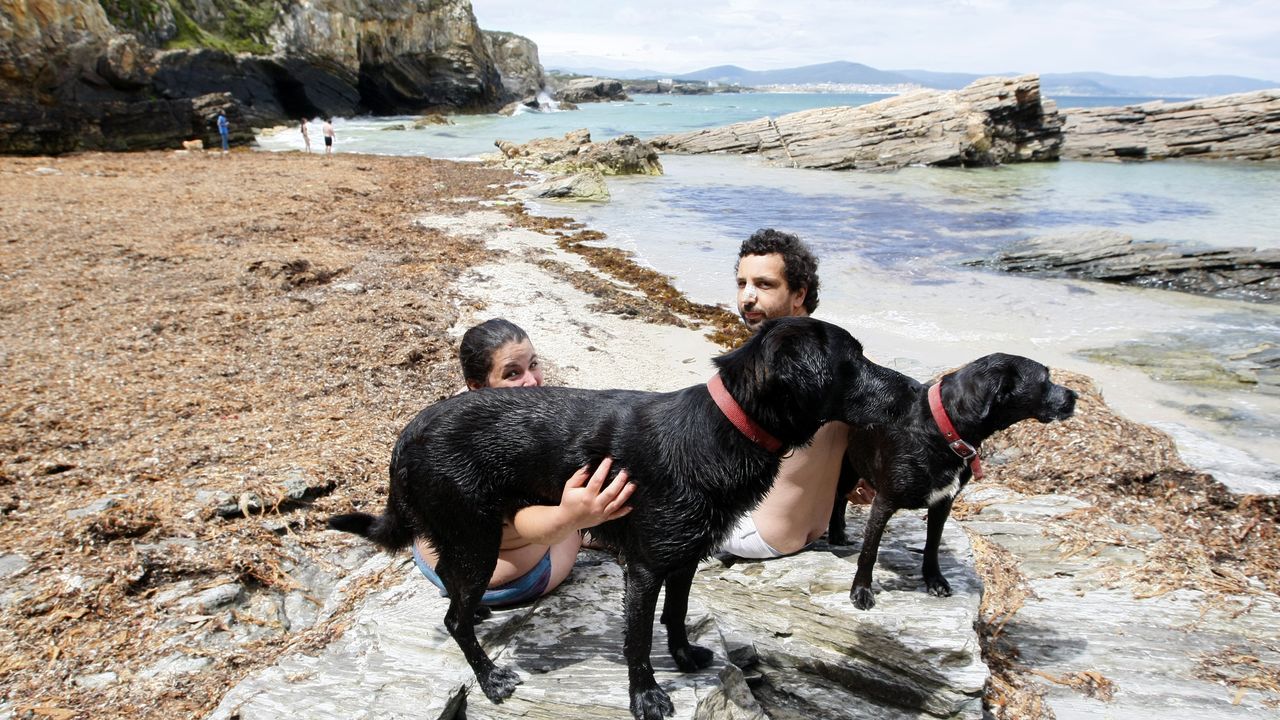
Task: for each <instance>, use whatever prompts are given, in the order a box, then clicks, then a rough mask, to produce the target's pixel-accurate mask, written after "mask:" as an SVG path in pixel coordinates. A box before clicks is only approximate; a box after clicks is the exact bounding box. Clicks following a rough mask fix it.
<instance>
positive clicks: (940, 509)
mask: <svg viewBox="0 0 1280 720" xmlns="http://www.w3.org/2000/svg"><path fill="white" fill-rule="evenodd" d="M951 502H952V500H951V498H947V499H946V500H942V501H940V502H938V503H935V504H933V505H930V506H929V529H928V534H927V535H926V536H925V541H924V567H923V572H922V574H923V575H924V586H925V587H926V588H928V590H929V594H930V595H936V596H938V597H951V584H950V583H948V582H947V579H946V578H945V577H943V576H942V569H941V568H939V567H938V546H939V545H940V544H941V543H942V526H943V525H945V524H946V523H947V517H948V516H950V515H951Z"/></svg>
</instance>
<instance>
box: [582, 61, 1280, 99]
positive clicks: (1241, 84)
mask: <svg viewBox="0 0 1280 720" xmlns="http://www.w3.org/2000/svg"><path fill="white" fill-rule="evenodd" d="M565 71H566V72H575V73H580V74H584V75H598V76H600V77H611V78H618V79H622V80H638V79H648V80H653V79H658V78H676V79H680V80H702V81H713V82H717V83H720V84H722V85H734V84H737V85H744V86H748V87H754V86H760V85H812V84H818V83H841V84H848V85H855V84H859V85H900V84H910V83H914V84H917V85H921V86H924V87H927V88H935V89H938V90H958V89H959V88H962V87H964V86H966V85H968V84H969V83H971V82H973V81H974V80H977V79H978V78H980V77H986V76H989V75H1018V74H1021V72H1026V71H1014V70H1010V71H1008V72H1001V73H950V72H934V71H930V70H878V69H876V68H873V67H870V66H869V65H863V64H861V63H855V62H843V61H842V62H829V63H822V64H820V65H805V66H804V67H796V68H786V69H782V70H747V69H745V68H742V67H739V66H737V65H718V66H716V67H710V68H704V69H702V70H696V71H694V72H687V73H667V72H661V71H653V70H638V69H637V70H625V71H620V70H603V69H599V68H572V69H571V70H570V69H568V68H565ZM1040 87H1041V90H1042V92H1043V93H1044V94H1045V95H1047V96H1049V97H1070V96H1095V97H1188V98H1190V97H1205V96H1209V95H1228V94H1231V93H1241V92H1252V91H1254V90H1264V89H1266V88H1273V87H1280V81H1272V80H1260V79H1258V78H1250V77H1241V76H1238V75H1204V76H1197V77H1173V78H1157V77H1147V76H1143V75H1110V74H1108V73H1100V72H1076V73H1041V75H1040Z"/></svg>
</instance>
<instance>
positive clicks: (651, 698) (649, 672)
mask: <svg viewBox="0 0 1280 720" xmlns="http://www.w3.org/2000/svg"><path fill="white" fill-rule="evenodd" d="M625 579H626V592H625V594H624V596H623V600H622V601H623V609H624V611H625V614H626V620H627V628H626V635H625V637H624V638H623V642H622V654H623V655H624V656H625V657H626V659H627V680H628V683H629V685H630V688H629V689H630V693H631V714H632V715H633V716H635V718H636V720H662V718H664V717H666V716H667V715H671V714H672V713H674V712H675V711H676V708H675V706H674V705H672V704H671V698H670V697H668V696H667V693H666V691H665V690H663V689H662V688H660V687H658V682H657V680H655V679H654V677H653V664H652V662H651V660H650V652H651V651H652V650H653V612H654V610H655V609H656V608H657V606H658V591H659V590H660V589H662V578H661V577H659V576H658V575H657V573H655V572H654V571H653V570H652V569H651V568H648V567H645V566H644V565H641V564H640V563H638V562H631V563H628V564H627V569H626V576H625Z"/></svg>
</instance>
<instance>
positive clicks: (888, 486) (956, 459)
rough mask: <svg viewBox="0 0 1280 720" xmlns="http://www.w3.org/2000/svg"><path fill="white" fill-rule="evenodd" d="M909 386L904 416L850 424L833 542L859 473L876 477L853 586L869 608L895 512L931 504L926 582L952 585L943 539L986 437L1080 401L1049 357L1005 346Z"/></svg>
mask: <svg viewBox="0 0 1280 720" xmlns="http://www.w3.org/2000/svg"><path fill="white" fill-rule="evenodd" d="M904 377H905V376H904ZM935 386H936V389H933V388H935ZM902 387H904V388H905V389H904V390H903V392H905V393H907V394H908V396H907V398H906V406H907V407H909V409H908V410H907V411H906V412H904V414H903V415H902V416H901V417H900V418H899V419H898V420H897V421H895V422H891V423H888V424H884V425H870V426H867V425H863V426H858V425H855V426H853V428H852V429H851V431H850V435H849V449H848V451H847V452H846V453H845V467H844V470H843V471H842V473H841V477H840V486H839V488H838V489H837V491H836V503H835V508H834V510H833V512H832V513H831V524H830V526H829V528H828V531H827V537H828V540H829V541H830V542H831V543H832V544H843V543H844V541H845V540H844V538H845V527H844V513H845V505H846V500H845V497H846V494H847V493H848V492H849V491H850V490H852V489H853V487H854V485H855V484H856V483H857V480H858V478H863V479H865V480H867V481H868V482H869V483H870V484H871V485H872V486H873V487H874V488H875V489H876V497H875V500H874V501H873V502H872V503H871V513H870V515H869V517H868V518H867V527H866V531H865V533H864V536H863V539H862V550H861V551H860V553H859V555H858V572H857V574H856V575H855V576H854V579H853V587H852V588H851V589H850V590H849V597H850V599H852V600H853V604H854V605H855V606H857V607H858V608H859V609H862V610H868V609H870V608H872V607H874V606H875V604H876V601H875V595H874V593H872V591H871V571H872V569H873V568H874V567H875V564H876V555H877V554H878V553H879V551H880V537H881V535H882V534H883V533H884V528H885V525H886V524H887V523H888V522H889V518H890V517H891V516H892V515H893V513H894V512H895V511H897V510H902V509H916V508H923V507H927V508H929V513H928V517H929V519H928V530H927V534H926V537H925V545H924V567H923V575H924V583H925V587H926V588H928V591H929V594H931V595H937V596H939V597H946V596H948V595H950V594H951V585H950V584H948V583H947V579H946V578H944V577H943V576H942V572H941V571H940V570H939V569H938V543H939V541H940V540H941V538H942V526H943V525H944V524H945V523H946V522H947V516H948V515H950V514H951V503H952V501H954V500H955V497H956V495H957V494H959V492H960V489H961V488H963V487H964V486H965V484H966V483H967V482H969V480H970V478H972V477H973V476H974V473H975V471H976V472H978V473H979V475H978V476H979V477H981V475H980V472H981V465H980V464H979V463H978V460H977V448H978V446H979V445H980V444H981V443H982V441H983V440H986V439H987V438H988V437H990V436H991V435H992V434H994V433H996V432H999V431H1000V430H1004V429H1005V428H1007V427H1009V426H1010V425H1013V424H1014V423H1016V422H1019V421H1021V420H1031V419H1035V420H1039V421H1040V422H1042V423H1047V422H1053V421H1054V420H1065V419H1066V418H1069V417H1071V414H1072V413H1073V412H1075V405H1076V393H1075V391H1073V390H1070V389H1068V388H1065V387H1063V386H1061V385H1057V384H1054V383H1053V382H1052V381H1050V379H1049V369H1048V368H1046V367H1045V366H1044V365H1041V364H1040V363H1038V362H1035V361H1034V360H1028V359H1027V358H1024V357H1018V356H1016V355H1004V354H1000V353H997V354H994V355H987V356H986V357H983V358H980V359H978V360H975V361H973V362H971V363H969V364H968V365H965V366H964V367H963V368H960V369H959V370H957V371H956V372H954V373H952V374H950V375H946V376H944V377H943V378H942V379H941V380H939V381H938V383H936V384H935V385H930V386H925V385H921V384H920V383H918V382H916V381H914V380H911V379H909V378H907V381H906V384H905V385H902ZM931 390H932V392H933V393H937V394H938V395H939V398H940V400H941V407H942V410H943V412H942V414H941V422H940V421H939V419H936V418H935V412H934V411H933V410H932V409H931V406H930V397H929V396H930V392H931ZM948 424H949V425H951V426H952V428H953V429H948V430H949V431H950V432H951V433H952V434H951V435H950V436H947V435H946V434H945V433H944V430H943V429H940V425H942V426H946V425H948Z"/></svg>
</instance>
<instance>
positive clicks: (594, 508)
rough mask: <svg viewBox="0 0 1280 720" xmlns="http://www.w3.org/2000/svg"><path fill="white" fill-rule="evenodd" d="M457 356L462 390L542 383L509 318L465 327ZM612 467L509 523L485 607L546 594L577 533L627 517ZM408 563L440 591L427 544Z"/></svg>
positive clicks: (626, 493) (581, 478) (569, 558)
mask: <svg viewBox="0 0 1280 720" xmlns="http://www.w3.org/2000/svg"><path fill="white" fill-rule="evenodd" d="M458 357H459V360H460V361H461V362H462V375H463V379H464V380H466V383H467V390H480V389H481V388H504V387H533V386H540V385H542V367H541V365H540V364H539V362H538V355H537V353H535V352H534V349H533V343H531V342H530V341H529V336H528V334H526V333H525V331H524V330H522V329H520V327H519V326H518V325H516V324H515V323H513V322H510V321H509V320H504V319H502V318H494V319H493V320H488V321H486V322H483V323H480V324H479V325H476V326H475V327H473V328H471V329H470V330H468V331H467V332H466V334H464V335H463V336H462V346H461V348H459V351H458ZM612 465H613V460H612V458H605V459H604V460H603V461H602V462H601V463H600V465H599V467H597V468H596V471H595V472H594V473H588V470H589V468H590V466H588V467H584V468H581V469H579V470H578V471H577V472H576V473H574V474H573V476H572V477H570V478H569V481H568V482H567V483H565V486H564V491H563V493H562V494H561V496H560V504H559V505H531V506H529V507H526V508H521V509H520V510H517V511H516V512H515V514H514V515H513V516H512V517H510V518H508V519H507V521H506V523H504V524H503V528H502V545H501V546H500V549H499V551H498V565H497V567H496V568H495V569H494V571H493V577H492V578H490V580H489V589H488V590H487V591H486V592H485V594H484V600H483V602H484V604H485V605H492V606H501V605H513V604H516V603H521V602H526V601H529V600H532V599H534V598H537V597H541V596H542V595H545V594H547V593H549V592H551V591H552V590H554V589H555V588H556V587H557V586H558V585H559V584H560V583H561V582H562V581H564V579H565V578H566V577H568V575H569V571H571V570H572V569H573V564H574V562H575V561H576V559H577V557H578V549H579V548H580V547H582V533H581V532H580V531H581V530H583V529H585V528H589V527H593V526H595V525H599V524H600V523H603V522H608V521H609V520H614V519H617V518H620V517H622V516H623V515H626V514H627V513H629V512H631V508H630V507H628V506H627V504H626V503H627V499H628V498H630V497H631V493H632V491H633V490H634V489H635V488H634V486H632V484H631V483H630V482H629V481H628V480H627V471H626V470H623V471H621V472H619V473H618V476H617V477H615V478H614V479H613V482H611V483H609V484H608V485H607V486H606V485H605V484H604V481H605V478H607V477H608V475H609V469H610V467H612ZM413 559H414V562H415V563H416V564H417V566H418V569H419V570H421V571H422V574H423V575H425V576H426V577H427V579H428V580H430V581H431V582H432V583H434V584H435V585H436V587H438V588H440V592H441V593H442V594H443V593H444V584H443V583H442V582H441V581H440V578H439V576H437V575H436V573H435V566H436V560H437V558H436V554H435V551H434V550H433V549H432V548H431V545H430V543H428V542H427V541H426V540H424V539H422V538H419V539H417V540H415V541H414V544H413Z"/></svg>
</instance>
